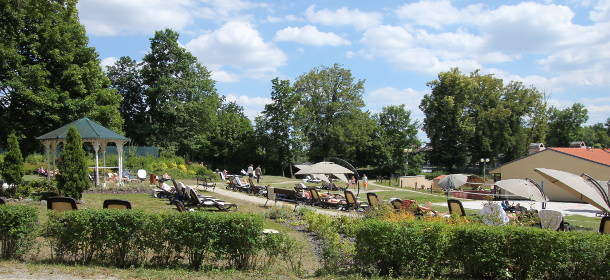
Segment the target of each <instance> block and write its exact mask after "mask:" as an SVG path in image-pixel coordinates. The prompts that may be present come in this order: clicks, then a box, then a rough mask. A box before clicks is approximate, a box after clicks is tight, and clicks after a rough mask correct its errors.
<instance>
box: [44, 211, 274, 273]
mask: <svg viewBox="0 0 610 280" xmlns="http://www.w3.org/2000/svg"><path fill="white" fill-rule="evenodd" d="M262 228H263V222H262V218H261V217H259V216H256V215H252V214H247V213H209V212H199V211H195V212H185V213H178V212H171V213H146V212H142V211H133V210H129V211H124V210H113V209H99V210H91V209H85V210H78V211H67V212H54V211H50V212H49V221H48V223H47V224H46V231H45V237H47V238H48V239H49V241H50V243H51V245H52V249H53V255H54V259H55V260H59V261H64V262H75V263H92V262H93V263H99V264H103V265H113V266H118V267H129V266H142V265H144V264H146V263H147V261H148V262H150V263H151V264H153V265H155V266H157V267H158V265H164V266H178V265H180V264H181V263H180V260H181V259H182V258H183V257H184V258H185V259H186V260H187V261H188V265H189V267H191V268H195V269H200V268H202V267H203V266H204V265H208V266H212V265H215V264H218V263H223V264H227V265H228V266H229V267H230V268H236V269H248V268H251V267H252V266H251V265H252V260H254V257H255V256H256V254H257V253H258V252H259V251H260V248H261V237H260V236H261V234H262ZM205 261H207V263H205Z"/></svg>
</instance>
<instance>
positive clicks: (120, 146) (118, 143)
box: [115, 141, 125, 186]
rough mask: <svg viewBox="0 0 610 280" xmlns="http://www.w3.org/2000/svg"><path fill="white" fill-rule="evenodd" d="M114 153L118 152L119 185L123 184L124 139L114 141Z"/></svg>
mask: <svg viewBox="0 0 610 280" xmlns="http://www.w3.org/2000/svg"><path fill="white" fill-rule="evenodd" d="M115 144H116V153H117V154H118V156H119V158H118V164H119V186H122V185H123V145H125V142H124V141H116V142H115Z"/></svg>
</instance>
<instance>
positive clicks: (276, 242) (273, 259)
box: [261, 232, 303, 275]
mask: <svg viewBox="0 0 610 280" xmlns="http://www.w3.org/2000/svg"><path fill="white" fill-rule="evenodd" d="M262 244H263V245H262V249H263V251H264V253H265V254H264V255H265V257H266V259H265V260H264V261H263V263H262V264H261V265H262V267H266V268H268V267H270V266H272V265H273V264H274V263H277V261H280V260H284V262H286V263H287V264H288V266H289V267H290V270H291V271H292V272H293V273H295V274H297V275H300V274H301V272H302V267H303V263H302V262H301V257H300V253H301V252H302V248H303V244H301V243H299V242H298V240H296V239H294V238H292V237H291V236H289V235H288V234H286V233H282V232H280V233H270V234H266V235H264V236H263V241H262Z"/></svg>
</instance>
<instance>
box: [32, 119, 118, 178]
mask: <svg viewBox="0 0 610 280" xmlns="http://www.w3.org/2000/svg"><path fill="white" fill-rule="evenodd" d="M70 126H74V127H75V128H76V130H77V131H78V133H79V134H80V135H81V137H82V139H83V143H84V142H90V143H91V144H92V145H93V150H94V151H95V186H96V187H97V186H98V185H99V177H100V176H99V175H100V174H99V168H100V166H99V152H100V150H101V152H102V157H103V159H104V162H105V159H106V146H107V145H108V143H112V142H114V143H115V145H116V150H117V154H118V156H119V159H118V169H119V184H121V185H122V184H123V180H122V177H123V145H125V143H127V142H129V138H127V137H125V136H122V135H120V134H118V133H116V132H114V131H112V130H110V129H108V128H105V127H103V126H102V125H100V124H98V123H96V122H94V121H92V120H90V119H88V118H82V119H80V120H77V121H74V122H72V123H69V124H67V125H64V126H62V127H60V128H58V129H55V130H53V131H51V132H48V133H46V134H44V135H42V136H38V137H36V139H37V140H40V142H42V144H43V145H44V148H45V152H46V155H47V170H49V169H50V168H51V167H50V162H51V161H52V162H53V169H55V156H56V154H57V146H58V145H59V143H64V141H65V140H66V136H67V135H68V129H69V128H70ZM104 168H105V166H104ZM47 179H48V180H50V179H51V175H50V172H47Z"/></svg>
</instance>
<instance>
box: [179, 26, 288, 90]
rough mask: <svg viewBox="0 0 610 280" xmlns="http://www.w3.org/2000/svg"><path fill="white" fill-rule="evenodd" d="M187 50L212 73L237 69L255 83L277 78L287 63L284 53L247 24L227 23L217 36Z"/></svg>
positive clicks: (191, 44) (196, 41)
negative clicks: (271, 77)
mask: <svg viewBox="0 0 610 280" xmlns="http://www.w3.org/2000/svg"><path fill="white" fill-rule="evenodd" d="M186 48H187V49H188V50H189V51H191V52H192V53H193V54H194V55H195V56H197V57H198V58H199V60H200V61H201V62H202V64H204V65H206V66H208V67H210V69H212V71H220V70H223V71H229V70H228V69H227V68H235V69H237V70H239V71H241V72H243V73H244V74H245V75H248V76H249V77H251V78H255V79H266V78H269V77H270V76H271V75H275V74H276V73H277V68H278V67H280V66H283V65H285V64H286V60H287V56H286V54H284V52H282V50H280V49H279V48H277V47H276V46H275V45H273V44H272V43H268V42H265V41H264V40H263V38H262V37H261V36H260V34H259V33H258V31H257V30H256V29H254V27H252V25H250V24H249V23H246V22H235V21H232V22H228V23H226V24H224V25H223V26H222V27H220V28H219V29H217V30H215V31H214V32H211V33H207V34H203V35H201V36H199V37H197V38H195V39H193V40H191V41H190V42H188V43H187V44H186Z"/></svg>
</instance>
